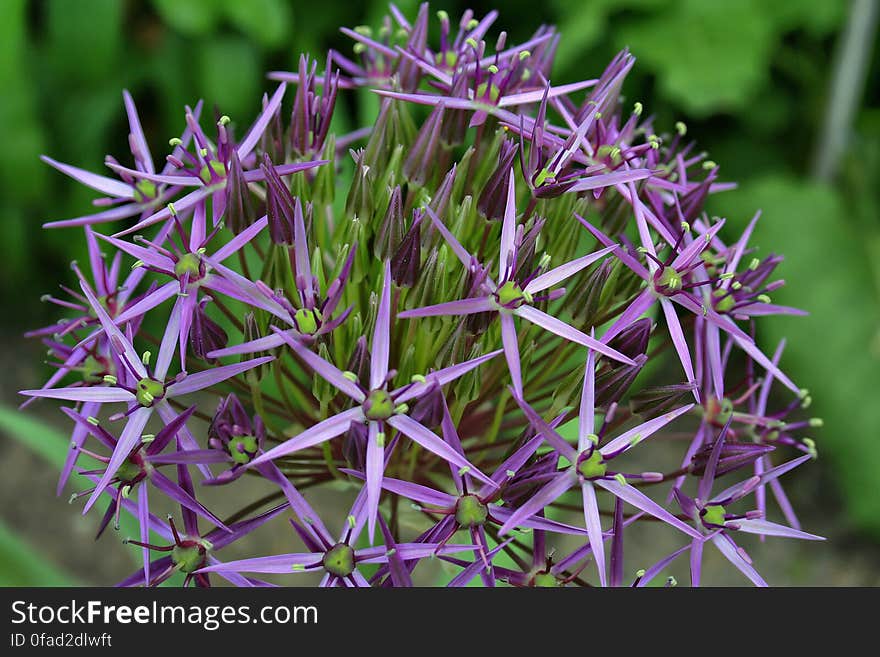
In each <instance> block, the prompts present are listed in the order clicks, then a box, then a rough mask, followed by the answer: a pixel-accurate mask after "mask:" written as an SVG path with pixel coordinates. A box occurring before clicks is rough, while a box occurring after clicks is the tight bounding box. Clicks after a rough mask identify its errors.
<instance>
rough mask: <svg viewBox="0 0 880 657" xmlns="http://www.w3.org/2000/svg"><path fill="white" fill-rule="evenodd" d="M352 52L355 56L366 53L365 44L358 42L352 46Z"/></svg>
mask: <svg viewBox="0 0 880 657" xmlns="http://www.w3.org/2000/svg"><path fill="white" fill-rule="evenodd" d="M352 50H353V51H354V54H355V55H362V54H363V53H365V52H367V46H366V45H365V44H363V43H361V42H360V41H358V42H357V43H355V44H354V46H353V47H352Z"/></svg>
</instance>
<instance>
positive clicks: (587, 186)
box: [566, 169, 654, 192]
mask: <svg viewBox="0 0 880 657" xmlns="http://www.w3.org/2000/svg"><path fill="white" fill-rule="evenodd" d="M653 173H654V172H653V171H651V170H650V169H627V170H624V171H614V172H612V173H603V174H600V175H598V176H587V177H585V178H581V179H580V180H578V182H576V183H575V184H574V185H572V186H571V187H569V188H567V189H566V191H567V192H585V191H588V190H591V189H604V188H605V187H611V186H612V185H620V184H622V183H628V182H635V181H637V180H644V179H645V178H650V177H651V175H652V174H653Z"/></svg>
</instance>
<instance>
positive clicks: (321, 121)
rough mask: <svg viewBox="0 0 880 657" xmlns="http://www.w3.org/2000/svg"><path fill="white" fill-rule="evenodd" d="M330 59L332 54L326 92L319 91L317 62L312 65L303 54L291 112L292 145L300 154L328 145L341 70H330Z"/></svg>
mask: <svg viewBox="0 0 880 657" xmlns="http://www.w3.org/2000/svg"><path fill="white" fill-rule="evenodd" d="M330 61H331V60H330V57H329V56H328V58H327V66H326V67H325V69H324V82H323V85H322V87H323V94H322V95H318V93H317V84H316V79H315V67H316V64H315V62H312V63H311V66H309V58H308V56H306V55H303V56H301V57H300V58H299V85H298V87H297V90H296V96H295V97H294V100H293V111H292V112H291V115H290V146H291V148H292V149H293V152H294V153H295V154H296V155H297V156H298V157H309V156H312V155H314V154H317V153H320V152H321V151H322V150H323V148H324V142H325V140H326V139H327V133H328V131H329V129H330V120H331V118H332V116H333V109H334V108H335V106H336V93H337V90H338V88H339V72H338V71H337V72H335V73H331V72H330Z"/></svg>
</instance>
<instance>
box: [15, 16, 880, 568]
mask: <svg viewBox="0 0 880 657" xmlns="http://www.w3.org/2000/svg"><path fill="white" fill-rule="evenodd" d="M498 4H499V5H500V6H499V7H498V8H499V9H500V10H501V17H500V19H499V21H498V22H497V23H496V26H495V28H493V33H494V34H497V30H498V29H506V30H507V31H508V33H509V34H510V36H511V37H512V38H513V39H514V40H524V39H526V38H528V37H529V36H530V35H531V33H532V32H533V31H534V29H535V28H536V27H537V26H538V25H539V24H540V23H553V24H555V25H556V26H557V27H558V28H559V29H560V31H561V33H562V35H563V38H562V41H561V44H560V48H559V52H558V58H557V65H556V69H555V71H554V79H553V82H555V83H562V82H569V81H573V80H575V79H582V78H585V77H592V76H596V75H598V74H599V73H600V72H601V70H602V69H603V68H604V66H605V63H606V62H607V61H608V60H609V59H610V58H611V57H612V56H613V54H614V53H615V52H616V51H617V50H619V49H620V48H623V47H629V48H630V50H631V51H632V52H633V53H634V54H635V56H636V57H637V60H638V61H637V64H636V67H635V69H634V70H633V73H632V74H631V76H630V78H629V79H628V81H627V83H626V85H625V87H624V93H625V94H626V95H627V97H628V99H629V100H630V101H636V100H639V101H641V102H643V103H644V105H645V108H646V110H647V111H648V112H651V113H654V114H655V115H656V116H657V117H658V120H657V125H658V127H665V128H666V129H669V128H671V126H672V125H673V124H674V122H675V121H679V120H681V121H684V122H685V123H686V124H687V126H688V135H689V136H693V137H694V138H695V139H696V140H697V141H698V143H699V144H700V145H701V147H702V148H703V149H705V150H706V151H708V152H709V154H710V157H711V158H712V159H713V160H715V161H716V162H718V163H719V164H720V165H721V172H722V176H723V178H725V179H726V180H733V181H738V182H739V183H740V187H739V189H738V190H736V191H734V192H729V193H725V194H723V195H718V196H716V197H715V199H714V201H713V205H712V208H711V210H712V211H713V212H714V213H715V214H717V215H720V216H725V217H727V218H728V221H729V229H730V230H731V231H735V230H736V229H737V228H742V227H743V226H744V224H745V222H746V221H748V219H749V218H751V216H752V214H753V213H754V211H755V210H756V209H758V208H763V210H764V214H763V219H762V220H761V222H759V226H758V229H757V232H756V237H755V238H754V239H753V243H754V244H757V245H758V246H759V247H761V248H762V253H765V254H766V253H767V250H769V249H771V248H772V249H774V250H777V251H780V252H782V253H784V254H785V256H786V261H785V263H784V264H783V266H782V268H781V273H782V275H783V276H784V277H785V278H786V280H787V282H788V285H787V286H786V287H785V288H784V289H783V290H782V291H780V292H779V293H778V294H777V295H776V297H775V299H774V300H775V301H778V302H780V303H787V304H790V305H797V306H800V307H804V308H806V309H807V310H808V311H810V313H811V314H810V316H809V317H808V318H779V319H770V320H769V321H768V322H766V326H765V327H764V330H765V333H764V335H763V338H764V339H765V340H766V344H765V346H766V345H775V343H776V342H777V341H778V340H779V339H780V338H781V337H783V336H786V337H787V338H788V348H787V350H786V355H785V358H784V363H783V365H784V367H785V368H786V370H787V371H788V372H789V373H790V374H791V375H792V376H793V377H794V378H795V380H796V381H798V382H800V383H801V385H805V386H808V387H809V388H810V389H811V391H812V397H813V399H814V408H813V410H812V412H813V413H814V414H815V415H818V416H820V417H823V418H824V419H825V426H824V428H823V429H819V430H817V432H816V434H815V436H814V437H815V438H816V440H817V443H818V445H819V451H820V454H821V458H820V461H819V463H818V464H815V465H814V466H813V467H812V471H813V472H812V473H810V474H805V475H799V476H802V479H801V480H798V481H802V482H803V483H802V488H803V489H804V490H805V491H806V492H804V493H803V494H802V495H801V496H800V498H801V499H800V501H801V502H802V503H803V502H804V500H806V504H807V505H808V508H807V510H806V511H805V513H806V515H807V517H808V518H809V519H810V523H808V525H809V526H808V529H809V530H810V531H814V532H816V533H820V534H821V533H827V534H829V535H831V537H832V539H837V544H836V546H832V547H830V548H829V549H831V550H832V551H834V552H833V555H835V556H836V557H837V558H840V557H843V558H845V557H846V554H847V553H846V550H848V549H858V550H862V551H865V550H867V554H875V553H874V552H873V549H874V546H875V544H874V543H873V541H876V540H878V539H880V494H878V486H880V429H878V427H880V399H878V391H880V212H878V211H880V191H878V190H880V184H878V183H880V57H878V56H877V48H876V44H874V43H873V41H874V37H875V35H876V25H877V23H876V18H877V4H878V3H877V2H876V0H855V1H854V2H852V3H850V2H846V1H844V0H775V1H774V2H769V3H768V2H764V1H763V0H725V1H724V2H717V1H715V0H578V1H576V2H575V1H570V0H544V2H541V3H536V2H534V0H528V1H524V0H507V1H505V2H503V3H498ZM441 5H442V6H441ZM398 6H400V7H401V9H402V10H403V11H404V12H405V13H407V14H408V15H414V14H415V11H416V8H417V3H416V2H414V1H412V0H402V1H401V2H399V3H398ZM466 6H470V7H472V8H473V9H474V10H475V11H476V13H477V15H483V14H485V13H486V12H487V11H489V10H490V9H492V8H493V5H492V4H491V3H487V2H471V3H467V4H466V3H462V2H458V1H455V2H453V1H447V2H443V3H437V2H435V3H433V6H432V9H440V8H443V9H446V10H447V11H449V13H450V14H451V15H452V16H456V15H459V14H460V13H461V11H462V10H463V9H464V8H465V7H466ZM0 7H2V10H3V14H2V20H0V90H2V91H0V147H2V157H0V220H2V227H3V231H2V238H0V271H2V272H3V275H2V276H0V293H2V306H0V312H2V313H3V318H4V319H3V323H2V335H0V338H2V341H3V353H4V356H3V358H4V366H5V369H4V372H5V374H6V376H5V377H4V378H3V384H2V398H0V402H2V404H3V406H4V409H5V410H3V411H2V412H0V430H2V431H3V433H4V436H5V437H6V440H4V441H3V443H2V445H0V450H2V452H0V453H2V454H3V457H2V458H3V462H4V463H5V464H6V465H7V469H8V470H10V474H9V475H4V477H3V478H2V479H3V480H5V481H4V482H3V483H2V485H0V494H2V495H3V504H2V508H3V511H2V522H0V584H7V585H8V584H48V585H51V584H61V583H71V582H78V581H92V582H102V581H106V579H105V578H104V577H101V576H100V573H99V572H98V571H99V566H98V565H97V564H96V563H95V562H92V563H91V564H89V563H88V559H84V560H80V561H78V562H76V563H75V564H73V565H71V564H72V561H71V559H70V558H68V556H67V554H66V552H65V549H64V548H65V540H66V539H65V532H66V531H67V529H65V527H66V525H65V526H53V525H52V524H51V523H49V525H48V526H47V525H46V521H45V519H44V518H43V517H42V512H43V510H44V509H45V508H48V507H49V506H50V504H51V503H54V502H56V500H55V498H54V496H53V489H54V481H53V479H54V472H53V469H52V468H53V465H54V464H57V461H58V458H59V456H58V455H59V454H62V453H63V451H64V450H65V449H66V440H65V438H64V435H63V433H62V432H60V431H59V430H57V429H56V428H55V427H60V426H62V424H61V422H59V421H58V419H59V418H57V417H55V416H54V415H48V417H46V419H43V418H41V414H48V413H50V411H51V409H50V408H49V407H48V406H47V407H41V408H39V409H38V410H36V411H30V412H28V414H27V415H22V414H18V413H17V412H16V411H14V410H9V409H11V408H13V407H14V405H15V404H16V403H17V401H18V400H17V399H16V394H15V391H16V390H17V389H18V388H22V387H32V386H35V385H36V384H37V383H38V381H39V380H41V377H42V375H43V372H42V371H41V370H40V362H41V355H42V349H41V348H40V347H39V345H35V344H26V343H25V341H24V340H23V339H22V338H21V337H20V336H21V333H22V331H24V330H26V329H27V328H32V327H35V326H39V325H42V324H45V323H48V322H49V321H50V320H52V319H54V313H53V309H52V308H49V307H47V306H45V305H43V304H40V302H39V297H40V295H41V294H42V293H44V292H48V291H50V290H52V289H54V288H55V286H56V285H57V284H58V282H59V281H65V282H69V278H70V276H69V270H68V269H67V265H68V263H69V262H70V260H71V259H75V258H77V257H82V251H83V249H84V248H85V242H84V240H83V239H81V235H80V233H79V232H78V231H74V230H72V229H71V230H57V231H44V230H42V229H41V228H40V226H41V224H42V223H43V222H44V221H47V220H50V219H60V218H66V217H70V216H76V215H78V214H82V213H83V212H84V211H85V210H87V208H88V207H89V204H90V201H91V198H92V197H91V195H90V193H89V192H88V191H87V190H86V189H85V188H82V187H79V186H77V185H75V184H74V183H72V181H70V180H68V179H66V178H65V177H64V176H62V175H60V174H58V173H57V172H55V171H53V170H51V169H50V168H49V167H47V166H45V165H44V164H43V163H41V162H40V161H39V159H38V156H39V155H40V154H41V153H46V154H50V155H51V156H53V157H55V158H57V159H59V160H62V161H65V162H70V163H72V164H75V165H78V166H82V167H84V168H91V169H93V170H96V171H97V170H99V169H100V168H101V164H102V162H103V158H104V155H105V154H107V153H124V152H126V151H127V148H126V144H125V139H126V133H127V128H126V122H125V113H124V111H123V107H122V98H121V90H122V89H123V88H127V89H129V90H130V91H131V92H132V94H133V95H134V97H135V100H136V102H137V104H138V107H139V110H140V113H141V118H142V120H143V122H144V128H145V131H146V133H147V136H148V138H149V139H150V142H151V144H155V145H156V146H157V147H158V145H159V144H162V143H164V142H165V141H166V140H167V139H168V137H170V136H172V135H175V134H178V133H179V132H180V129H181V126H182V124H183V112H182V107H183V105H184V104H186V103H189V104H193V103H195V101H196V100H198V99H199V98H204V99H205V101H206V103H207V107H209V108H211V107H214V106H216V107H217V108H219V109H220V110H222V112H223V113H225V114H229V115H231V116H239V117H243V118H245V119H249V118H250V117H252V116H254V115H255V114H256V112H257V110H258V108H259V98H260V94H261V93H262V92H263V91H265V90H267V89H269V88H270V86H271V85H270V84H269V82H268V81H267V80H266V78H265V75H264V74H265V72H266V71H269V70H291V69H293V68H295V65H296V61H297V57H298V54H299V53H300V52H310V53H312V54H313V55H315V56H318V57H319V60H320V59H322V58H323V53H325V52H326V49H327V48H328V47H334V48H338V49H339V50H341V51H342V52H343V53H346V54H347V53H349V52H350V51H351V43H350V42H348V41H347V39H346V37H344V36H343V35H341V34H339V32H338V27H339V26H340V25H348V26H354V25H358V24H364V23H365V24H376V23H377V21H378V20H379V18H380V17H381V16H382V15H383V14H384V13H386V10H387V7H386V3H385V2H384V1H383V0H370V1H369V2H364V3H360V4H358V3H349V2H340V1H333V0H325V1H324V2H321V3H320V4H317V3H311V2H299V1H294V0H290V1H288V0H248V1H246V2H245V1H243V0H141V1H138V0H127V1H123V0H32V1H30V2H29V1H27V0H2V1H0ZM872 12H873V13H872ZM848 25H849V26H850V27H849V28H848V27H847V26H848ZM860 63H861V64H862V67H861V68H860ZM848 108H851V109H852V111H848ZM342 111H344V112H347V113H348V121H350V123H351V125H352V126H357V127H360V126H362V125H365V124H366V122H367V119H366V116H367V114H366V113H365V112H364V111H363V110H359V109H358V104H357V103H354V102H353V103H349V104H346V105H345V107H344V108H342ZM361 114H362V115H363V116H360V115H361ZM836 144H842V145H843V147H842V148H841V149H838V148H837V147H836V146H835V145H836ZM771 348H772V347H771ZM11 438H15V440H12V439H11ZM14 464H18V465H19V466H20V467H18V468H17V469H16V468H15V467H11V466H13V465H14ZM44 475H45V476H44ZM796 497H797V496H796ZM56 506H57V505H56ZM64 507H65V508H63V509H61V511H63V512H66V514H67V515H68V516H72V517H73V518H74V519H75V518H77V517H78V514H77V513H76V512H75V511H74V510H73V509H70V508H69V507H66V505H64ZM56 511H57V510H56ZM56 511H52V512H51V513H56ZM46 513H47V517H49V514H50V512H49V511H46ZM817 524H818V526H817ZM35 528H36V529H35ZM47 537H50V538H51V540H49V538H47ZM73 540H79V539H73ZM83 543H86V544H87V543H88V540H87V539H83ZM804 555H805V556H804V558H805V559H809V558H810V556H809V555H810V552H809V551H806V552H804ZM870 561H871V558H870V557H869V564H868V567H867V568H866V571H871V572H873V577H874V578H875V579H874V581H875V582H876V577H877V574H876V573H877V569H876V568H872V564H870ZM97 563H98V564H99V563H100V562H97ZM873 565H874V566H876V565H878V564H876V561H875V563H874V564H873ZM90 567H91V571H90ZM68 570H70V571H71V572H67V571H68ZM90 572H91V575H90V574H89V573H90ZM810 572H811V575H810V576H811V577H813V578H815V577H816V571H815V569H814V570H812V571H810ZM826 574H827V573H826ZM823 576H824V575H823ZM836 581H839V580H834V577H833V576H831V575H829V576H828V581H820V582H817V581H807V582H804V583H813V584H815V583H835V582H836ZM848 583H852V584H859V583H866V582H865V581H863V580H860V579H858V578H856V580H855V581H849V582H848Z"/></svg>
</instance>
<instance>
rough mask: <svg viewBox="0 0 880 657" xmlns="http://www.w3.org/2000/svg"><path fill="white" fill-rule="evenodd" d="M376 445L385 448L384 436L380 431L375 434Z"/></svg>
mask: <svg viewBox="0 0 880 657" xmlns="http://www.w3.org/2000/svg"><path fill="white" fill-rule="evenodd" d="M376 444H377V445H378V446H379V447H385V434H384V433H382V432H381V431H380V432H379V433H377V434H376Z"/></svg>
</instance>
